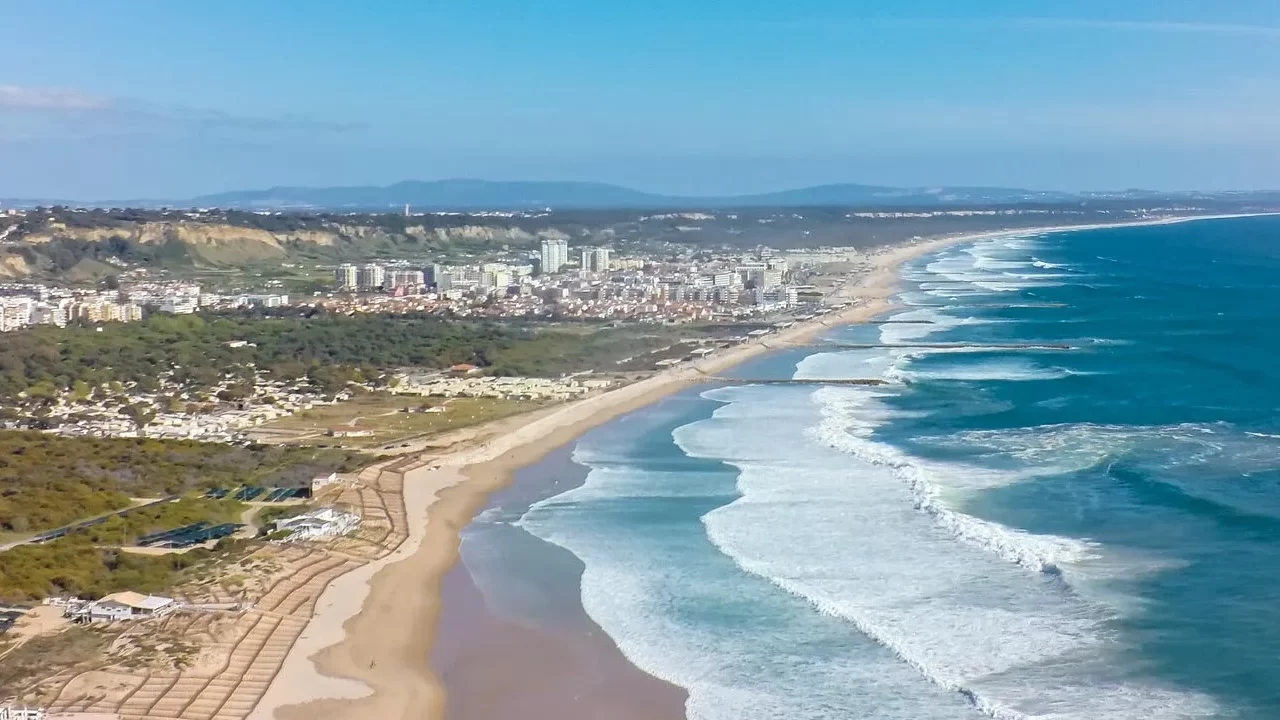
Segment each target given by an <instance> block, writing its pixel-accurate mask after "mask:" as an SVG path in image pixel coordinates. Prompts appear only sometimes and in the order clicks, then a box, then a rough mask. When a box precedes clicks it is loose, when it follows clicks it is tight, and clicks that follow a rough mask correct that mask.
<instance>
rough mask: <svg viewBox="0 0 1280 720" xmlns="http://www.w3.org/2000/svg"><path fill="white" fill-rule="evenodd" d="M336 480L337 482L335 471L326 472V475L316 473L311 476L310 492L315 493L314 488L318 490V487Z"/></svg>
mask: <svg viewBox="0 0 1280 720" xmlns="http://www.w3.org/2000/svg"><path fill="white" fill-rule="evenodd" d="M336 482H338V473H336V472H331V473H328V474H327V475H326V474H316V475H315V476H313V477H312V478H311V492H312V494H315V491H316V490H319V489H320V488H322V487H325V486H326V485H332V484H334V483H336Z"/></svg>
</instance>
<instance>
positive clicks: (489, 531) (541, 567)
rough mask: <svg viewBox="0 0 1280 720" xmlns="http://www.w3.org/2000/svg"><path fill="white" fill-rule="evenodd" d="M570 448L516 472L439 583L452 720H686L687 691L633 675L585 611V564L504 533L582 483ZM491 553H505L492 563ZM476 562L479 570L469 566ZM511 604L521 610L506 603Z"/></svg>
mask: <svg viewBox="0 0 1280 720" xmlns="http://www.w3.org/2000/svg"><path fill="white" fill-rule="evenodd" d="M571 451H572V445H569V446H564V447H561V448H559V449H557V450H554V451H552V452H551V453H550V454H548V455H547V457H545V458H543V459H542V460H541V461H539V462H537V463H535V464H534V465H531V466H528V467H526V468H523V469H521V470H519V471H518V472H517V473H516V474H515V481H514V482H513V484H512V486H511V487H510V488H507V489H505V490H503V491H501V492H499V493H495V495H494V497H493V498H492V499H491V500H490V502H489V505H488V506H487V507H486V508H485V510H484V511H483V512H482V513H481V516H480V519H478V520H476V521H475V522H474V523H473V524H472V526H471V527H469V528H468V529H467V531H465V532H464V533H463V541H462V561H461V562H459V563H458V564H457V565H455V566H454V568H453V569H452V570H450V571H449V573H448V574H447V575H446V576H445V579H444V582H443V584H442V586H441V595H442V601H443V610H442V612H441V614H440V622H439V626H438V628H437V631H436V647H435V649H434V652H433V653H432V667H434V668H435V670H436V672H437V673H438V674H439V676H440V677H441V680H442V681H443V683H444V687H445V691H446V693H447V695H448V698H449V702H448V705H447V707H446V710H445V719H446V720H493V719H494V718H530V719H531V720H542V719H545V720H552V719H557V720H558V719H560V718H571V717H572V718H611V719H612V720H676V719H678V718H683V717H684V703H685V700H686V699H687V693H686V692H685V691H684V690H683V689H682V688H678V687H676V686H674V685H671V684H669V683H666V682H663V681H661V680H658V679H657V678H654V677H653V676H651V675H648V674H647V673H645V672H643V671H641V670H639V669H637V668H636V667H635V666H633V665H632V664H631V663H630V662H628V661H627V659H626V658H625V657H624V656H623V655H622V652H621V651H620V650H619V649H618V646H617V645H616V644H615V643H614V642H613V640H612V639H610V637H609V636H608V635H607V634H606V633H605V632H604V631H603V630H601V629H600V627H599V626H598V625H596V624H595V622H593V621H592V620H591V618H590V617H589V616H588V615H587V614H586V611H585V610H583V607H582V601H581V580H582V571H583V565H582V563H581V561H579V560H578V559H577V558H576V557H574V556H573V554H572V553H569V552H568V551H566V550H564V549H563V548H560V547H557V546H555V545H552V544H549V543H546V542H543V541H542V540H539V539H538V538H535V537H533V536H532V535H530V534H528V533H526V532H525V531H524V530H521V529H519V528H516V527H514V526H511V525H509V524H507V522H509V521H510V520H514V519H515V518H517V517H519V516H520V515H521V514H523V512H524V511H525V510H527V509H528V507H529V505H530V504H532V503H533V502H536V501H538V500H541V499H543V498H546V497H551V496H553V495H557V494H559V493H562V492H565V491H566V490H569V489H571V488H573V487H577V486H578V485H581V484H582V482H583V480H584V479H585V477H586V469H585V468H583V467H582V466H580V465H577V464H576V463H574V462H573V461H572V459H571V458H570V453H571ZM490 516H497V517H495V518H492V519H490ZM473 546H474V547H475V549H474V550H473V549H472V548H473ZM492 548H499V549H500V550H501V555H500V556H499V557H497V558H494V557H492V556H491V555H490V556H488V557H485V556H486V555H489V554H488V553H487V552H486V551H488V550H490V549H492ZM475 555H480V556H482V557H481V561H475V560H473V561H472V562H470V563H469V562H468V557H469V556H475ZM475 577H480V578H482V582H481V584H482V585H484V586H486V587H489V588H490V592H491V593H493V594H495V595H497V596H498V597H495V601H496V603H497V604H498V605H499V606H498V607H491V606H490V604H489V603H487V602H486V597H485V594H484V593H482V592H481V590H480V589H479V588H477V583H476V582H475V580H474V578H475ZM495 590H496V592H495ZM512 597H515V598H519V601H518V602H517V603H514V606H513V603H510V602H506V601H505V599H506V598H512Z"/></svg>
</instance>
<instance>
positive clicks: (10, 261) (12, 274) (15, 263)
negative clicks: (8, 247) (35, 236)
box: [0, 254, 31, 280]
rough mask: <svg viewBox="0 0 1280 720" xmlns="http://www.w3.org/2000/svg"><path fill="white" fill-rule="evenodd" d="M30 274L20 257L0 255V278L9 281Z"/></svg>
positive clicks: (28, 267) (22, 258)
mask: <svg viewBox="0 0 1280 720" xmlns="http://www.w3.org/2000/svg"><path fill="white" fill-rule="evenodd" d="M30 274H31V267H30V266H29V265H27V260H26V258H24V257H22V256H21V255H9V254H0V278H6V279H9V280H13V279H17V278H24V277H26V276H28V275H30Z"/></svg>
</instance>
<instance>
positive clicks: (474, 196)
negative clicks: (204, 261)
mask: <svg viewBox="0 0 1280 720" xmlns="http://www.w3.org/2000/svg"><path fill="white" fill-rule="evenodd" d="M1072 197H1074V196H1070V195H1067V194H1064V193H1041V192H1034V191H1030V190H1021V189H1016V188H969V187H955V188H949V187H944V188H896V187H884V186H878V185H855V184H839V185H819V186H816V187H808V188H801V189H796V190H782V191H779V192H770V193H760V194H756V195H730V196H718V197H716V196H709V197H691V196H676V195H660V194H655V193H647V192H642V191H640V190H632V189H631V188H626V187H621V186H618V185H608V184H605V183H594V182H492V181H487V180H433V181H428V182H421V181H406V182H399V183H396V184H394V185H387V186H385V187H368V186H366V187H332V188H305V187H276V188H271V189H269V190H252V191H241V192H227V193H218V194H216V195H203V196H200V197H197V198H192V200H191V201H190V202H191V203H192V204H194V205H197V206H217V207H240V208H328V209H344V208H349V209H353V210H355V209H360V210H366V209H375V208H394V207H402V206H403V205H405V204H406V203H408V204H409V205H410V206H411V207H413V208H417V209H419V210H479V209H493V210H498V209H521V210H530V209H539V208H553V209H557V210H560V209H605V208H706V207H794V206H829V205H850V206H854V205H859V206H861V205H913V206H914V205H946V204H978V203H1015V202H1033V201H1040V202H1054V201H1060V200H1067V199H1071V198H1072Z"/></svg>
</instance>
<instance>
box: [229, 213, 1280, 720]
mask: <svg viewBox="0 0 1280 720" xmlns="http://www.w3.org/2000/svg"><path fill="white" fill-rule="evenodd" d="M1259 214H1262V213H1259ZM1225 217H1241V216H1236V215H1223V216H1195V217H1178V218H1164V219H1158V220H1150V221H1140V222H1130V223H1114V224H1093V225H1078V226H1055V227H1042V228H1016V229H1009V230H1002V231H989V232H982V233H973V234H965V235H953V236H947V237H941V238H934V239H930V240H925V241H919V242H916V243H913V244H905V245H896V246H892V247H888V248H885V249H882V250H881V251H879V252H877V253H875V254H871V255H868V260H869V261H870V263H871V266H872V267H871V270H870V271H869V272H867V273H866V274H865V275H863V276H861V277H858V278H856V279H854V280H851V281H849V282H847V283H845V285H843V286H841V287H840V288H839V289H838V290H837V292H836V298H837V299H839V300H841V301H847V302H850V303H851V304H850V305H849V306H847V307H845V308H843V309H841V310H839V311H833V312H831V313H828V314H826V315H823V316H820V317H818V318H815V319H814V320H811V321H806V322H802V323H796V324H795V325H792V326H791V327H788V328H784V329H782V330H779V331H777V332H774V333H771V334H770V335H768V336H766V337H765V338H764V339H763V340H757V341H751V342H748V343H744V344H742V345H739V346H735V347H733V348H728V349H725V350H723V351H721V352H717V353H715V354H712V355H710V356H708V357H707V358H705V359H702V360H698V361H692V362H688V363H683V364H681V365H680V366H677V367H676V368H673V369H671V370H668V371H664V372H662V373H659V374H656V375H654V376H652V377H649V378H646V379H645V380H642V381H640V382H637V383H634V384H631V385H627V386H624V387H621V388H618V389H615V390H611V391H608V392H606V393H602V394H599V395H595V396H592V397H589V398H586V399H583V400H578V401H575V402H572V403H569V404H566V405H561V406H557V407H554V408H549V409H545V410H540V411H536V412H534V413H531V414H529V415H524V416H518V417H514V418H508V419H505V420H502V421H499V422H498V423H496V424H495V425H494V426H493V428H492V429H491V432H488V433H487V439H485V440H484V441H483V442H480V443H478V444H474V445H471V446H469V447H466V448H463V449H461V450H459V451H457V452H454V453H451V454H448V455H445V456H442V457H437V458H433V459H432V460H431V461H430V462H429V463H428V464H427V465H424V466H423V467H420V468H417V469H414V470H410V471H408V472H406V473H405V476H404V502H405V510H406V514H407V520H408V523H409V538H408V540H406V541H405V543H404V544H403V545H401V547H399V548H398V549H397V550H396V551H395V552H393V553H391V554H390V555H388V556H386V557H383V558H380V559H378V560H375V561H373V562H370V563H368V564H367V565H364V566H362V567H360V568H358V569H356V570H354V571H352V572H350V573H348V574H346V575H344V576H341V577H339V578H338V579H337V580H335V581H334V582H333V583H331V584H330V585H329V586H328V587H327V588H326V589H325V590H324V592H323V593H322V595H321V596H320V598H319V601H318V602H317V604H316V612H315V615H314V616H313V617H312V619H311V621H310V623H309V624H308V625H307V628H306V630H305V631H304V632H303V634H302V636H301V637H300V639H299V640H298V642H297V643H296V644H295V645H294V646H293V647H292V648H291V649H290V651H289V653H288V655H287V656H286V657H285V660H284V663H283V666H282V667H281V670H280V672H279V673H278V674H277V675H276V677H275V678H274V680H273V681H272V683H271V685H270V687H269V688H268V690H267V692H266V694H265V695H264V696H263V697H262V699H261V700H260V701H259V703H258V705H257V707H255V708H254V710H253V711H252V712H251V713H250V715H249V718H251V719H252V720H272V718H278V719H279V720H331V719H336V720H357V719H359V720H363V719H364V718H370V717H377V718H379V720H397V719H399V718H404V719H405V720H409V719H412V720H420V719H421V718H429V719H431V720H442V719H443V717H444V709H445V693H444V688H443V686H442V685H441V683H440V682H439V680H438V679H437V678H436V677H435V675H434V674H433V672H432V670H431V668H430V664H429V656H430V649H431V647H432V644H433V642H434V635H435V630H436V624H437V620H438V618H439V614H440V603H441V592H440V585H441V580H442V579H443V577H444V576H445V573H447V572H448V571H449V569H450V568H451V567H453V565H454V564H455V563H457V562H458V547H459V542H460V539H459V531H460V530H461V529H462V528H463V527H465V526H466V525H467V524H468V523H469V522H470V521H471V519H472V518H473V517H474V516H475V514H476V513H478V512H479V511H480V510H481V509H482V508H483V507H484V505H485V504H486V502H487V500H488V498H489V495H490V494H491V493H492V492H494V491H495V490H498V489H500V488H502V487H504V486H506V485H507V484H508V483H510V482H511V479H512V477H513V474H514V472H515V471H516V470H517V469H518V468H521V467H523V466H526V465H529V464H531V463H533V462H536V461H537V460H539V459H540V458H541V457H543V456H544V455H545V454H546V453H548V452H550V451H551V450H553V449H555V448H557V447H561V446H563V445H565V444H566V443H568V442H570V441H572V440H573V439H574V438H576V437H577V436H579V435H581V434H582V433H584V432H585V431H587V430H589V429H591V428H593V427H596V426H598V425H601V424H604V423H606V422H608V421H610V420H612V419H614V418H616V417H619V416H621V415H624V414H626V413H628V412H631V411H633V410H636V409H639V408H641V407H644V406H646V405H649V404H651V403H653V402H655V401H657V400H659V399H661V398H662V397H665V396H667V395H669V394H672V393H674V392H677V391H679V390H681V389H684V388H687V387H689V386H691V385H694V384H698V383H702V382H705V381H706V379H707V378H706V376H707V375H715V374H716V373H719V372H722V371H724V370H727V369H729V368H731V367H733V366H735V365H738V364H741V363H743V362H745V361H747V360H749V359H751V358H754V357H757V356H759V355H762V354H764V353H767V352H771V351H774V350H777V349H779V348H780V347H785V346H786V345H788V344H798V343H804V342H809V341H812V340H813V339H814V338H815V337H816V336H817V335H819V334H820V333H821V332H823V331H824V330H826V329H828V328H830V327H836V326H840V325H847V324H853V323H858V322H867V321H869V320H872V319H873V318H875V317H876V316H878V315H880V314H882V313H884V312H886V311H888V310H890V309H891V305H890V298H891V297H892V295H893V294H894V293H895V292H896V289H897V285H898V281H899V275H898V271H899V268H900V266H901V265H902V264H903V263H905V262H907V261H909V260H913V259H915V258H918V257H920V256H922V255H925V254H928V253H932V252H935V251H937V250H940V249H942V248H944V247H947V246H949V245H953V244H957V243H964V242H973V241H978V240H982V239H988V238H993V237H1012V236H1019V235H1031V234H1043V233H1050V232H1069V231H1081V230H1092V229H1100V228H1106V227H1121V226H1139V225H1158V224H1170V223H1177V222H1189V221H1193V220H1204V219H1215V218H1225Z"/></svg>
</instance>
